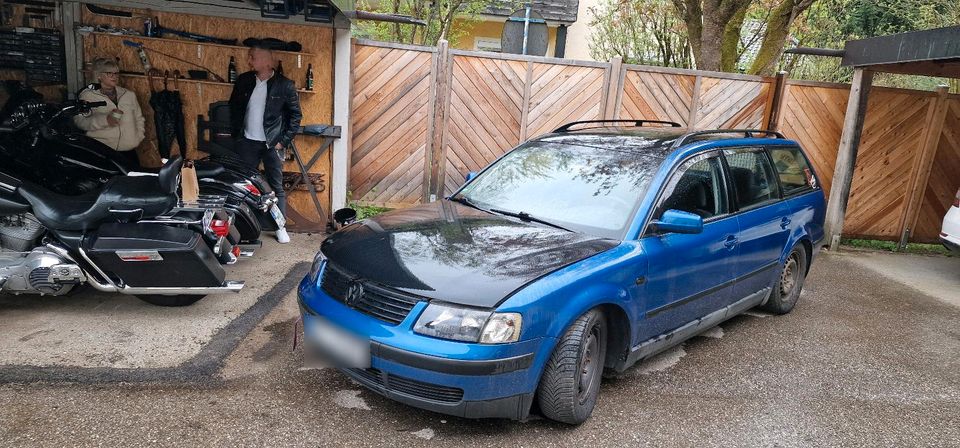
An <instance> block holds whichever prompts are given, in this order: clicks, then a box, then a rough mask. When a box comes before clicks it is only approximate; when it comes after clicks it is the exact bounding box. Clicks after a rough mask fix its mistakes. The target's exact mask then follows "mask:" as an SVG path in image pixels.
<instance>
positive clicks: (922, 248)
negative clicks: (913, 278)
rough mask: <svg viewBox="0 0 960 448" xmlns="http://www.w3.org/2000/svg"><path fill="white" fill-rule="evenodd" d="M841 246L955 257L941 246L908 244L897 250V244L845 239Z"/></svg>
mask: <svg viewBox="0 0 960 448" xmlns="http://www.w3.org/2000/svg"><path fill="white" fill-rule="evenodd" d="M840 244H841V245H843V246H848V247H856V248H859V249H870V250H878V251H883V252H903V253H907V254H918V255H946V256H948V257H952V256H954V255H953V254H952V253H951V252H950V251H949V250H947V248H945V247H943V246H942V245H939V244H922V243H908V244H907V247H905V248H903V250H900V251H898V250H897V243H894V242H892V241H881V240H861V239H846V238H845V239H843V240H841V241H840Z"/></svg>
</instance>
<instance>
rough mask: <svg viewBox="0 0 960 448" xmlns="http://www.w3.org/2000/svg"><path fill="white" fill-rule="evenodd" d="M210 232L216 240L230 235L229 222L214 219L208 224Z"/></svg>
mask: <svg viewBox="0 0 960 448" xmlns="http://www.w3.org/2000/svg"><path fill="white" fill-rule="evenodd" d="M210 231H212V232H213V234H214V235H216V236H217V237H218V238H223V237H225V236H227V235H229V234H230V222H229V221H225V220H222V219H214V220H213V221H211V222H210Z"/></svg>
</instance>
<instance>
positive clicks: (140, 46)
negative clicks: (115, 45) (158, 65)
mask: <svg viewBox="0 0 960 448" xmlns="http://www.w3.org/2000/svg"><path fill="white" fill-rule="evenodd" d="M123 44H124V45H126V46H128V47H133V48H136V49H137V51H139V52H140V62H141V63H143V71H144V73H149V72H150V69H151V68H153V67H152V65H151V64H150V61H149V59H147V53H146V52H150V53H152V54H157V55H160V56H163V57H167V58H170V59H173V60H175V61H178V62H182V63H184V64H189V65H190V66H192V67H197V68H202V69H204V70H206V71H207V72H208V73H209V74H210V76H212V77H213V79H214V80H216V81H218V82H227V80H225V79H223V77H222V76H220V75H218V74H217V73H216V72H215V71H213V69H211V68H209V67H205V66H203V65H200V64H197V63H196V62H192V61H188V60H186V59H182V58H180V57H177V56H174V55H172V54H168V53H164V52H162V51H158V50H155V49H153V48H149V47H146V46H144V45H143V44H142V43H140V42H134V41H132V40H126V39H124V41H123Z"/></svg>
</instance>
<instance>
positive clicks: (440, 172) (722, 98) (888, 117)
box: [349, 41, 960, 241]
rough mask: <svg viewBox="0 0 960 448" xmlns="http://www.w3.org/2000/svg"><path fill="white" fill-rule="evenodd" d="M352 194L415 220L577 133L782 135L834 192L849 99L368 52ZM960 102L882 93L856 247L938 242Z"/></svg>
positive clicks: (871, 126) (484, 57)
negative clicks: (535, 142) (609, 126)
mask: <svg viewBox="0 0 960 448" xmlns="http://www.w3.org/2000/svg"><path fill="white" fill-rule="evenodd" d="M353 67H354V70H353V76H354V80H353V100H352V106H351V109H352V117H351V126H352V135H353V148H352V154H351V162H350V163H351V168H350V179H349V188H350V191H351V195H352V198H353V199H354V200H359V201H361V202H364V203H368V204H376V205H382V206H387V207H404V206H409V205H413V204H417V203H420V202H426V201H430V200H432V199H435V198H437V197H441V196H443V195H445V194H449V193H450V192H452V191H453V190H455V189H456V188H457V187H458V186H459V185H461V184H462V183H463V181H464V178H465V176H466V174H467V173H468V172H470V171H477V170H479V169H480V168H482V167H484V166H486V165H487V164H489V163H490V162H491V161H493V160H494V159H496V158H497V157H499V156H500V155H502V154H503V153H504V152H505V151H507V150H509V149H511V148H513V147H514V146H516V145H517V144H519V143H521V142H523V141H525V140H527V139H528V138H531V137H535V136H537V135H540V134H543V133H546V132H550V131H551V130H552V129H554V128H556V127H558V126H560V125H562V124H563V123H567V122H570V121H576V120H589V119H600V118H611V119H612V118H645V119H656V120H670V121H676V122H678V123H681V124H682V125H683V126H685V127H687V128H689V129H711V128H727V129H730V128H774V127H776V128H778V129H779V130H781V131H783V132H784V133H785V134H786V135H787V136H788V137H790V138H794V139H796V140H798V141H799V142H800V143H801V144H802V145H803V146H804V148H805V149H806V150H807V152H808V153H809V155H810V157H811V159H812V160H811V161H812V163H813V165H814V167H815V168H816V170H817V172H818V173H819V174H820V177H821V180H822V182H823V184H824V185H823V186H824V190H825V191H829V189H830V182H831V179H832V176H833V169H834V164H835V162H836V154H837V147H838V144H839V140H840V132H841V127H842V123H843V114H844V111H845V108H846V103H847V97H848V94H849V86H848V85H844V84H824V83H809V82H802V81H787V80H785V79H783V78H765V77H758V76H748V75H738V74H730V73H717V72H704V71H694V70H680V69H670V68H662V67H646V66H636V65H628V64H621V63H620V62H619V61H617V60H613V61H611V62H603V63H600V62H586V61H574V60H566V59H553V58H540V57H527V56H517V55H502V54H496V53H482V52H470V51H461V50H449V49H448V48H447V47H446V46H445V45H441V46H439V47H436V48H433V47H418V46H409V45H400V44H389V43H382V42H372V41H355V42H354V64H353ZM957 172H960V96H957V95H947V94H946V93H945V92H940V93H935V92H920V91H911V90H902V89H885V88H874V90H873V91H872V92H871V98H870V100H869V109H868V113H867V122H866V124H865V127H864V132H863V140H862V144H861V149H860V154H859V157H858V162H857V167H856V174H855V178H854V183H853V187H852V192H851V195H850V203H849V207H848V214H847V220H846V223H845V227H844V233H845V234H847V235H850V236H863V237H872V238H882V239H888V240H898V239H899V238H900V237H901V236H902V235H903V234H904V232H905V231H906V230H907V229H909V230H910V233H911V234H912V240H916V241H933V240H936V237H937V234H938V232H939V225H940V219H941V218H942V216H943V214H944V213H945V210H946V207H947V206H948V204H949V203H950V202H951V201H952V198H953V194H954V192H955V191H956V188H957V186H958V185H957V184H958V183H960V178H958V176H957V175H956V174H952V173H957Z"/></svg>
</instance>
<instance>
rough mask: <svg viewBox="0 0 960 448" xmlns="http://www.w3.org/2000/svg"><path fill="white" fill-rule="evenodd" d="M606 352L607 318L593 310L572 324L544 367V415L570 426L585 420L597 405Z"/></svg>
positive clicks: (541, 393) (540, 394)
mask: <svg viewBox="0 0 960 448" xmlns="http://www.w3.org/2000/svg"><path fill="white" fill-rule="evenodd" d="M606 354H607V321H606V318H605V317H604V315H603V313H602V312H600V310H596V309H594V310H590V311H589V312H587V313H586V314H584V315H582V316H580V317H579V318H578V319H577V320H576V321H575V322H574V323H573V324H572V325H570V328H568V329H567V331H566V332H565V333H564V335H563V337H562V338H560V341H559V342H558V343H557V347H556V348H555V349H554V350H553V354H552V355H551V356H550V360H549V361H548V362H547V365H546V367H545V368H544V372H543V377H542V378H541V379H540V385H539V387H538V388H537V401H538V403H539V405H540V411H541V412H543V415H544V416H545V417H547V418H549V419H551V420H556V421H559V422H563V423H568V424H571V425H579V424H581V423H583V422H585V421H586V420H587V418H589V417H590V414H591V413H592V412H593V408H594V406H595V405H596V404H597V395H598V394H599V393H600V379H601V376H602V373H603V366H604V359H605V358H606Z"/></svg>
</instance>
